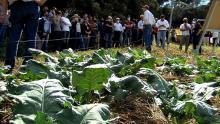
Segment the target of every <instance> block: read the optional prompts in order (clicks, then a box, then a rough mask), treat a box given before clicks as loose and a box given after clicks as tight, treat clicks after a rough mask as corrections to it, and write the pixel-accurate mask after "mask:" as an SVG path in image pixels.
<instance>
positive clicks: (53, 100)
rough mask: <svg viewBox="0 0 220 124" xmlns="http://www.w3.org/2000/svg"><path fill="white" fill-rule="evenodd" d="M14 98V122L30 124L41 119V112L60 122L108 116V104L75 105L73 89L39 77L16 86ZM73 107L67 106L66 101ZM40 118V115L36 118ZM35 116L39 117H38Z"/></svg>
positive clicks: (82, 122) (98, 119) (77, 122)
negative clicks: (71, 93) (71, 95)
mask: <svg viewBox="0 0 220 124" xmlns="http://www.w3.org/2000/svg"><path fill="white" fill-rule="evenodd" d="M15 90H16V91H17V93H16V94H13V95H10V96H11V97H13V98H15V99H16V101H17V104H16V106H15V108H14V111H13V113H14V114H15V116H14V118H13V120H12V121H11V122H12V123H15V124H25V123H27V124H31V123H34V120H37V121H39V120H38V119H39V116H42V114H41V115H39V112H40V113H45V114H46V115H47V116H48V117H50V118H52V119H51V120H53V123H58V124H73V123H74V124H86V123H87V122H88V123H92V122H97V123H104V122H105V120H107V119H108V118H109V111H108V106H107V105H103V104H92V105H83V106H76V107H74V106H73V104H74V100H73V99H72V97H70V96H68V95H67V94H69V93H70V92H72V91H70V90H68V89H66V88H64V87H63V86H62V84H61V83H60V81H58V80H40V81H35V82H29V83H23V84H22V85H20V86H19V87H18V88H17V89H15ZM66 102H68V103H69V104H70V106H69V107H68V108H66V107H65V106H64V104H65V103H66ZM36 117H38V118H36ZM35 118H36V119H35Z"/></svg>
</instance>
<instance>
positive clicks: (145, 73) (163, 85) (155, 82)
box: [137, 68, 170, 97]
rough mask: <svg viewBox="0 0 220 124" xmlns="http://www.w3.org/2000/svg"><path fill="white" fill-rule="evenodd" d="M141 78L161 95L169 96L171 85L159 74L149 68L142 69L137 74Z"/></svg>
mask: <svg viewBox="0 0 220 124" xmlns="http://www.w3.org/2000/svg"><path fill="white" fill-rule="evenodd" d="M137 75H138V76H139V77H142V78H143V77H145V78H146V79H147V83H148V84H150V85H151V86H152V87H153V88H154V89H155V90H156V91H157V92H158V93H159V94H160V95H165V96H166V97H168V95H169V90H170V88H169V86H170V84H169V83H168V82H167V81H166V80H165V79H164V78H163V77H162V76H161V75H160V74H158V73H157V72H155V71H154V70H152V69H148V68H141V70H140V71H139V72H138V73H137Z"/></svg>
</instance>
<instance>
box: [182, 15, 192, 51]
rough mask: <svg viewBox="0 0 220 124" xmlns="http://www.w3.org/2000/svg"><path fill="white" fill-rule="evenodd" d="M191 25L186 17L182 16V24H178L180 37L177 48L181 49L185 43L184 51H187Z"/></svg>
mask: <svg viewBox="0 0 220 124" xmlns="http://www.w3.org/2000/svg"><path fill="white" fill-rule="evenodd" d="M191 29H192V28H191V25H190V24H189V23H188V19H187V18H183V24H181V25H180V31H182V39H181V40H180V47H179V49H180V50H182V44H183V43H185V53H187V51H188V48H189V40H190V32H191Z"/></svg>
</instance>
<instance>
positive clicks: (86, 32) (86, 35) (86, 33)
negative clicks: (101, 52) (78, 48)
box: [82, 20, 92, 50]
mask: <svg viewBox="0 0 220 124" xmlns="http://www.w3.org/2000/svg"><path fill="white" fill-rule="evenodd" d="M91 32H92V31H91V28H90V26H89V23H88V21H87V20H85V22H84V23H83V25H82V34H83V37H84V44H85V49H84V50H88V47H89V42H90V37H91Z"/></svg>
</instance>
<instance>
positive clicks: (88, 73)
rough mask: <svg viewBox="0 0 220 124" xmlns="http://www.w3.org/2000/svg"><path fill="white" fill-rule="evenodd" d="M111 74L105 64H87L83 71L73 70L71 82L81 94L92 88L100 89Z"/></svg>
mask: <svg viewBox="0 0 220 124" xmlns="http://www.w3.org/2000/svg"><path fill="white" fill-rule="evenodd" d="M111 74H112V72H111V70H110V69H109V68H108V66H107V65H106V64H96V65H91V66H87V67H85V69H84V70H83V71H73V77H72V78H73V80H72V81H73V83H72V84H73V86H74V87H76V89H77V92H78V93H79V94H81V95H82V94H85V93H87V92H90V91H92V90H101V89H102V88H103V87H104V83H107V81H108V78H109V77H110V76H111Z"/></svg>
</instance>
